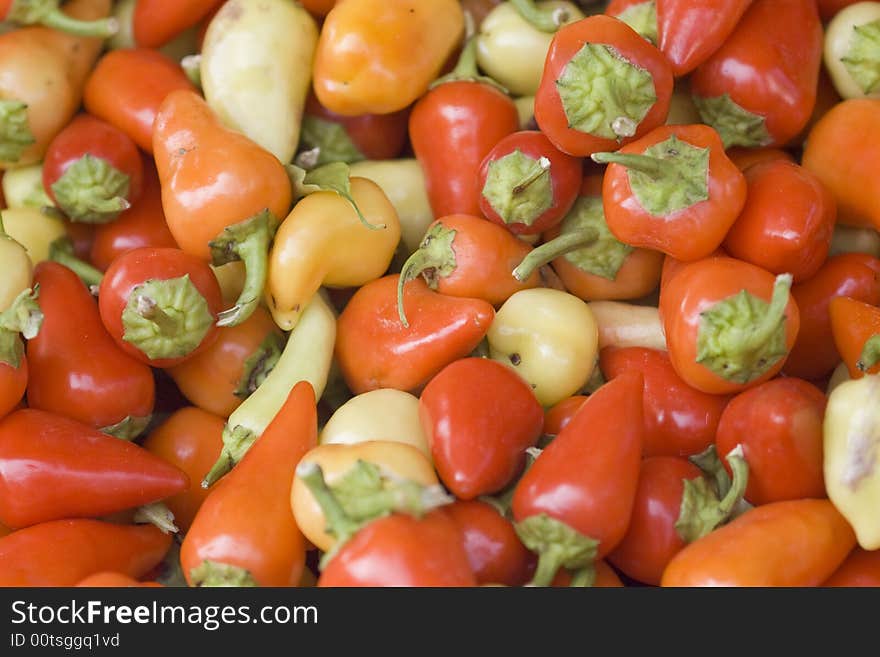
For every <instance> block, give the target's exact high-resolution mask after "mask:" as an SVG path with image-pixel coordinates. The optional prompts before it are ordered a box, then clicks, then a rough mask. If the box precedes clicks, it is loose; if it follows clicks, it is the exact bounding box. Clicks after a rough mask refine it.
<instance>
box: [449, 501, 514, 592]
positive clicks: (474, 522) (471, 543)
mask: <svg viewBox="0 0 880 657" xmlns="http://www.w3.org/2000/svg"><path fill="white" fill-rule="evenodd" d="M443 510H444V511H445V512H446V513H447V514H448V515H449V517H450V518H452V521H453V522H454V523H455V524H456V525H457V526H458V529H459V531H460V532H461V536H462V539H463V540H464V549H465V552H467V555H468V561H469V563H470V566H471V570H473V571H474V575H475V576H476V578H477V584H503V585H505V586H520V585H522V584H524V583H525V580H526V571H527V570H528V566H529V560H530V557H531V555H530V554H529V551H528V550H526V549H525V547H523V544H522V543H520V541H519V538H518V537H517V535H516V532H515V531H514V529H513V525H512V524H511V523H510V521H509V520H507V519H506V518H505V517H504V516H502V515H501V514H500V513H498V511H497V510H496V509H495V508H494V507H492V506H491V505H490V504H487V503H485V502H481V501H479V500H470V501H469V502H463V501H457V502H453V503H452V504H450V505H449V506H446V507H444V509H443Z"/></svg>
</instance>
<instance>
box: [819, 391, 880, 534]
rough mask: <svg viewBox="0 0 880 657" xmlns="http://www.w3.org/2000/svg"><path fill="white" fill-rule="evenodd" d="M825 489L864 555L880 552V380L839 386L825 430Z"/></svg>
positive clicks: (830, 401)
mask: <svg viewBox="0 0 880 657" xmlns="http://www.w3.org/2000/svg"><path fill="white" fill-rule="evenodd" d="M823 440H824V445H823V450H824V473H825V489H826V491H827V492H828V498H829V499H830V500H831V502H832V503H833V504H834V506H835V508H836V509H837V510H838V511H840V513H841V514H842V515H843V517H845V518H846V519H847V521H848V522H849V524H850V525H851V526H852V528H853V531H855V533H856V538H857V539H858V542H859V545H860V546H861V547H862V548H863V549H865V550H876V549H878V548H880V513H878V509H880V376H878V375H874V374H872V375H868V376H864V377H862V378H861V379H854V380H852V381H846V382H844V383H841V384H840V385H838V386H837V387H836V388H834V390H833V391H832V392H831V394H830V395H829V397H828V406H827V407H826V409H825V420H824V425H823Z"/></svg>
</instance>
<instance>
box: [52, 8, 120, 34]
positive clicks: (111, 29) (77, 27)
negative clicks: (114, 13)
mask: <svg viewBox="0 0 880 657" xmlns="http://www.w3.org/2000/svg"><path fill="white" fill-rule="evenodd" d="M40 23H42V24H43V25H45V26H46V27H50V28H52V29H53V30H58V31H59V32H67V33H68V34H72V35H74V36H79V37H94V38H96V39H108V38H110V37H112V36H113V35H114V34H116V33H117V32H118V31H119V21H118V20H116V19H115V18H112V17H111V18H101V19H98V20H94V21H81V20H78V19H76V18H72V17H71V16H68V15H67V14H65V13H64V12H63V11H61V10H60V9H56V10H55V11H51V12H49V13H48V14H46V15H45V16H43V17H42V19H41V20H40Z"/></svg>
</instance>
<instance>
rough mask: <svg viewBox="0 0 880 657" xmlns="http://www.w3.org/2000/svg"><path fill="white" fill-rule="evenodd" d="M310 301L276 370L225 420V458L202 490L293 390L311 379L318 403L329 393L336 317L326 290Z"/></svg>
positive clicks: (238, 455)
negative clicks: (326, 388)
mask: <svg viewBox="0 0 880 657" xmlns="http://www.w3.org/2000/svg"><path fill="white" fill-rule="evenodd" d="M306 301H307V303H306V304H305V310H304V311H303V312H302V316H301V317H300V321H299V323H298V324H297V325H296V328H294V329H293V330H292V331H291V332H290V333H289V334H288V336H287V343H286V344H285V346H284V350H283V351H282V352H281V356H280V357H279V358H278V362H276V363H275V367H274V368H273V369H272V371H271V372H270V373H269V375H268V376H267V377H266V378H265V379H264V380H263V382H262V383H261V384H260V385H259V386H258V387H257V389H256V390H254V392H253V393H251V395H250V396H249V397H248V398H247V399H245V400H244V401H243V402H242V403H241V405H240V406H239V407H238V408H236V409H235V410H234V411H233V412H232V414H231V415H230V416H229V419H228V420H227V421H226V426H225V427H224V429H223V449H222V451H221V453H220V458H219V459H218V460H217V462H216V463H215V464H214V467H213V468H211V471H210V472H209V473H208V474H207V475H206V477H205V479H204V481H203V482H202V486H205V487H207V486H210V485H211V484H213V483H214V482H215V481H217V480H218V479H219V478H220V477H222V476H223V475H224V474H226V473H227V472H228V471H229V470H231V469H232V467H233V466H234V465H235V464H236V463H238V462H239V461H240V460H241V459H242V458H243V457H244V455H245V454H246V453H247V451H248V449H250V446H251V445H252V444H253V443H254V441H255V440H257V438H259V437H260V435H261V434H262V433H263V431H264V430H265V429H266V427H267V426H268V425H269V423H270V422H271V421H272V418H274V417H275V414H276V413H278V410H279V409H280V408H281V407H282V406H283V405H284V402H285V400H286V399H287V396H288V395H289V394H290V391H291V390H292V389H293V386H295V385H296V384H297V383H299V382H300V381H308V382H309V383H311V384H312V388H313V389H314V391H315V398H316V399H320V398H321V395H323V394H324V388H325V387H326V385H327V377H328V376H329V373H330V365H331V362H332V360H333V345H334V343H335V342H336V313H335V312H334V311H333V308H332V307H331V306H330V304H329V303H328V302H327V300H326V299H324V295H323V294H322V293H321V292H318V293H317V294H314V295H313V296H312V298H311V299H310V300H306Z"/></svg>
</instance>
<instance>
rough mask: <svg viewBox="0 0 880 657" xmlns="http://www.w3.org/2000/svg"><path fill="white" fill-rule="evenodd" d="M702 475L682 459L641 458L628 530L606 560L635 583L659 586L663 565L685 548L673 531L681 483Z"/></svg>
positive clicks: (682, 540)
mask: <svg viewBox="0 0 880 657" xmlns="http://www.w3.org/2000/svg"><path fill="white" fill-rule="evenodd" d="M702 476H703V473H702V471H701V470H700V469H699V468H698V467H697V466H696V465H694V464H693V463H691V462H690V461H688V460H687V459H684V458H680V457H675V456H652V457H648V458H646V459H643V460H642V464H641V468H640V469H639V485H638V489H637V490H636V498H635V502H634V503H633V512H632V518H631V519H630V523H629V528H628V529H627V532H626V535H625V536H624V537H623V540H621V542H620V543H619V544H618V545H617V547H616V548H614V551H613V552H611V554H609V555H608V561H610V562H611V563H612V564H614V565H615V566H616V567H617V568H619V569H620V570H621V571H622V572H624V573H626V574H627V575H628V576H629V577H632V578H633V579H635V580H637V581H639V582H642V583H644V584H650V585H651V586H657V585H658V584H660V580H661V578H662V577H663V570H664V569H665V568H666V565H667V564H668V563H669V562H670V560H671V559H672V557H674V556H675V555H676V554H677V553H678V552H679V551H680V550H681V549H682V548H683V547H684V546H685V545H687V543H686V542H685V540H684V539H683V538H682V537H681V536H680V535H679V534H678V532H677V531H676V529H675V523H676V520H678V517H679V514H680V513H681V505H682V495H683V494H684V482H685V481H690V480H695V479H698V478H699V477H702Z"/></svg>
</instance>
